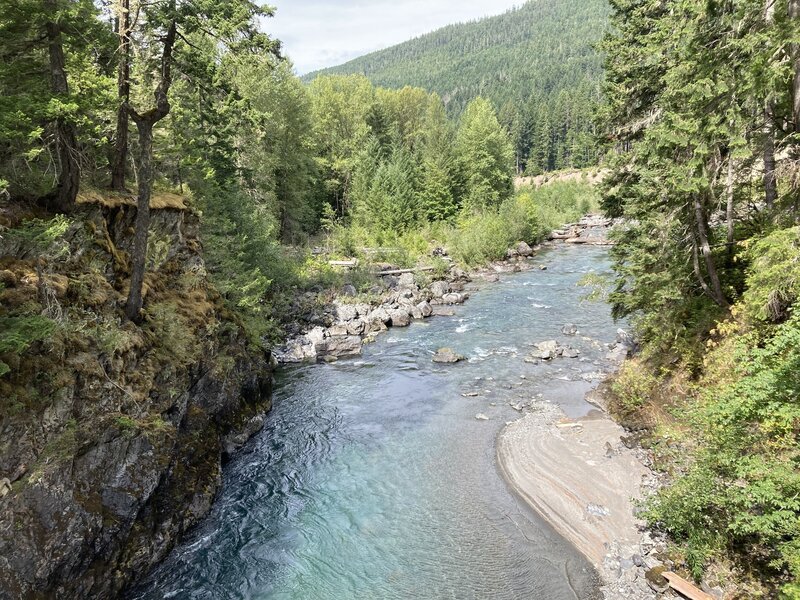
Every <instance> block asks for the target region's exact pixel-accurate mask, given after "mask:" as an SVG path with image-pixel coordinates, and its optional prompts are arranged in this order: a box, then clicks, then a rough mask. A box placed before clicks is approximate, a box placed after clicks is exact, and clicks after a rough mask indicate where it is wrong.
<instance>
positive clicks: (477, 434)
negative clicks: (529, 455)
mask: <svg viewBox="0 0 800 600" xmlns="http://www.w3.org/2000/svg"><path fill="white" fill-rule="evenodd" d="M535 262H536V263H537V264H544V265H547V267H548V268H547V270H539V269H534V270H532V271H528V272H524V273H518V274H513V275H503V276H502V280H501V281H500V282H499V283H495V284H491V285H489V286H486V287H484V288H483V289H481V290H479V291H477V292H475V293H473V295H472V298H471V299H470V300H469V301H468V302H467V304H465V305H464V306H463V307H458V308H457V309H456V311H457V314H456V316H455V317H443V318H434V319H430V320H427V321H425V322H424V323H415V324H413V325H412V326H411V327H409V328H407V329H403V330H399V329H398V330H390V331H389V332H388V333H386V334H383V335H381V336H380V337H379V339H378V341H377V342H376V343H374V344H372V345H370V346H367V347H366V348H365V352H364V355H363V356H362V357H360V358H358V359H355V360H348V361H340V362H338V363H334V364H329V365H304V366H299V367H292V368H286V369H283V370H282V371H281V372H280V373H279V374H278V376H277V381H276V386H275V396H274V408H273V411H272V412H271V413H270V414H269V415H268V417H267V421H266V425H265V427H264V429H263V431H262V432H261V433H260V434H258V435H257V436H256V437H255V438H254V439H253V440H251V441H250V442H249V443H248V445H247V446H245V448H244V449H243V450H242V451H241V452H240V453H239V454H237V455H236V457H235V458H234V459H233V460H232V461H231V462H230V463H229V464H228V465H227V466H226V468H225V471H224V475H223V485H222V489H221V491H220V493H219V495H218V498H217V500H216V502H215V504H214V506H213V508H212V510H211V513H210V515H209V516H208V518H206V519H205V520H204V521H203V522H202V523H201V524H200V525H199V526H198V527H196V528H195V529H194V530H193V531H191V532H190V533H189V535H188V536H187V537H186V538H185V540H184V541H183V542H182V543H181V544H180V545H179V546H178V547H177V548H175V550H174V551H173V552H172V553H171V554H170V556H169V557H168V558H167V559H166V560H165V561H164V562H163V563H162V564H161V565H160V566H159V567H157V568H156V569H155V570H154V571H153V572H152V573H150V574H149V575H148V576H147V577H146V578H144V579H143V580H142V581H141V582H139V584H138V585H137V587H135V588H134V589H133V590H132V591H131V593H130V594H129V596H128V597H129V598H132V599H136V600H150V599H161V598H181V599H183V598H186V599H204V600H205V599H214V600H218V599H229V598H230V599H239V598H242V599H244V598H248V599H249V598H254V599H313V600H340V599H341V600H347V599H351V598H352V599H362V598H363V599H392V598H398V599H400V598H402V599H406V598H408V599H412V598H413V599H439V598H453V599H459V600H460V599H471V598H476V599H477V598H487V599H488V598H491V599H506V598H508V599H511V598H519V599H526V600H575V599H576V598H577V599H580V600H583V599H593V598H596V597H597V578H596V574H595V573H594V571H593V569H592V568H591V566H590V565H589V564H588V562H587V561H586V560H585V559H584V558H583V557H582V556H581V555H579V554H578V553H577V552H576V551H575V550H574V549H573V548H572V547H571V546H570V545H569V544H568V543H567V542H566V541H564V540H563V539H562V538H561V537H560V536H558V535H557V534H556V533H555V532H553V531H552V530H551V529H550V527H549V526H548V525H547V524H545V523H543V522H542V521H541V519H539V518H538V517H537V516H536V515H535V514H533V513H532V512H531V511H529V510H528V509H527V507H526V506H525V505H524V504H523V503H522V502H521V501H520V500H519V499H517V498H516V497H515V496H514V495H513V494H512V493H511V492H510V491H509V490H508V488H507V487H506V485H505V483H504V482H503V480H502V479H501V477H500V475H499V474H498V471H497V467H496V461H495V438H496V436H497V434H498V432H499V431H500V430H501V429H502V427H503V425H504V424H505V423H506V422H507V421H511V420H513V419H516V418H518V417H519V413H518V412H516V411H515V410H514V409H513V408H512V407H511V406H510V404H516V403H518V402H520V401H525V400H529V399H531V398H534V397H537V396H538V395H539V394H541V395H543V397H544V399H546V400H550V401H552V402H556V403H558V404H560V405H561V406H562V407H563V408H564V410H565V411H566V412H567V413H568V414H570V415H572V416H578V415H581V414H585V413H587V412H589V411H590V410H591V408H592V407H591V406H590V405H588V404H587V403H586V402H585V401H584V400H583V395H584V393H585V392H586V391H588V390H589V389H591V387H592V386H594V385H596V384H597V379H596V377H595V374H596V373H597V372H598V371H600V370H602V369H604V368H607V367H608V365H607V364H606V362H605V355H606V353H607V351H608V350H607V348H606V346H605V344H607V343H610V342H613V340H614V337H615V332H616V326H615V325H614V323H613V322H612V319H611V316H610V312H609V308H608V306H607V305H605V304H603V303H595V302H585V301H583V300H582V296H584V295H585V293H586V290H585V289H583V288H581V287H580V286H578V285H577V283H578V281H579V280H580V279H581V278H582V277H583V276H584V275H586V274H587V273H600V274H602V273H606V272H607V271H608V268H609V265H608V257H607V251H606V250H605V249H603V248H599V247H581V248H576V247H570V246H568V245H562V246H557V247H555V248H553V249H551V250H547V251H545V252H544V253H542V254H539V255H538V256H537V257H536V259H535ZM565 323H575V324H577V325H578V327H579V330H580V334H579V335H578V336H577V337H567V336H564V335H563V334H562V333H561V327H562V326H563V325H564V324H565ZM547 339H557V340H559V341H562V342H565V343H569V344H572V345H573V346H574V347H576V348H578V349H579V350H580V351H581V356H580V358H578V359H572V360H570V359H559V360H556V361H553V362H551V363H542V364H529V363H525V362H524V361H523V357H524V356H525V354H526V353H527V352H528V351H529V350H530V345H531V344H533V343H535V342H539V341H543V340H547ZM442 346H449V347H452V348H454V349H455V350H456V351H458V352H460V353H461V354H463V355H465V356H467V357H468V358H469V360H468V361H466V362H463V363H460V364H457V365H452V366H440V365H436V364H434V363H433V362H431V356H432V353H433V352H434V351H435V350H436V349H438V348H440V347H442ZM475 394H477V395H475ZM478 413H483V414H485V415H487V416H488V417H489V419H490V420H488V421H479V420H476V418H475V415H476V414H478Z"/></svg>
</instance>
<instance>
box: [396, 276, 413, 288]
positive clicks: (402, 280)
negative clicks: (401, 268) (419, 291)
mask: <svg viewBox="0 0 800 600" xmlns="http://www.w3.org/2000/svg"><path fill="white" fill-rule="evenodd" d="M416 285H417V284H416V282H415V280H414V274H413V273H403V274H402V275H400V277H399V278H398V280H397V286H398V287H401V288H410V287H416Z"/></svg>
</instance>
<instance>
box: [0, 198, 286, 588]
mask: <svg viewBox="0 0 800 600" xmlns="http://www.w3.org/2000/svg"><path fill="white" fill-rule="evenodd" d="M134 215H135V211H133V210H131V209H129V208H126V207H124V206H116V207H115V206H109V205H108V204H100V205H87V206H84V207H82V208H81V210H80V211H79V213H78V214H76V215H74V216H73V217H71V218H70V219H64V220H63V221H62V222H58V223H56V222H55V220H48V221H27V223H28V224H27V225H25V224H18V226H16V227H8V228H3V229H2V231H0V322H2V323H3V324H5V325H6V326H7V327H17V328H18V329H19V330H20V332H21V334H20V335H22V336H23V337H24V334H25V332H26V331H27V330H26V329H25V327H27V326H28V325H30V324H44V325H46V327H47V332H48V335H47V336H38V337H37V336H34V335H31V336H29V338H30V339H27V341H26V340H23V342H24V343H21V344H19V345H18V347H16V348H14V347H12V346H11V345H10V344H5V345H0V366H2V365H5V366H6V369H5V370H6V371H7V372H6V373H5V374H3V375H2V376H0V420H1V423H0V598H9V599H10V598H15V599H16V598H112V597H117V596H118V595H119V594H120V593H121V591H122V590H123V589H124V587H125V586H126V585H127V584H128V583H129V582H130V581H131V579H132V577H133V576H134V575H135V574H138V573H142V572H144V571H146V570H147V569H149V568H150V567H151V566H152V565H154V564H155V563H156V562H158V561H159V560H160V559H162V558H163V557H164V556H165V555H166V553H167V552H168V551H169V550H170V549H171V547H172V546H173V545H174V544H175V542H176V540H177V539H178V538H179V537H180V536H181V535H182V534H183V533H184V532H185V531H186V530H187V529H188V528H189V527H191V526H192V525H193V524H195V523H196V522H197V521H198V520H199V519H200V518H202V517H203V516H204V515H205V514H206V513H207V512H208V510H209V508H210V505H211V502H212V500H213V497H214V495H215V492H216V490H217V488H218V486H219V483H220V472H221V465H222V461H223V459H224V457H225V455H226V454H227V453H230V452H232V451H233V450H235V449H236V448H238V447H239V446H241V445H242V444H243V443H244V442H245V441H246V440H247V438H248V437H249V436H251V435H252V434H253V433H255V432H256V431H258V430H259V429H260V426H261V423H262V422H263V414H264V413H265V412H266V411H267V410H268V409H269V407H270V387H271V373H270V364H269V363H270V356H269V355H268V354H267V353H265V352H264V351H263V350H259V349H258V348H257V346H256V345H254V344H252V343H251V342H250V341H249V340H248V339H247V337H246V335H245V333H244V331H243V329H242V328H241V327H240V325H239V324H238V323H237V320H236V317H235V316H234V315H233V314H231V313H230V312H229V311H227V310H226V309H225V307H224V304H223V302H222V299H221V298H220V296H219V294H218V293H217V292H216V290H215V289H214V287H213V285H212V284H211V283H210V282H209V281H208V277H207V274H206V271H205V268H204V263H203V259H202V247H201V244H200V241H199V238H198V222H197V218H196V216H194V215H193V214H192V213H191V212H190V211H188V210H184V209H181V208H170V207H167V208H163V209H161V210H156V211H154V214H153V225H152V227H151V235H150V253H149V256H148V263H149V264H148V274H147V278H146V282H145V292H146V300H145V309H144V319H143V322H142V323H141V324H139V325H135V324H132V323H130V322H127V321H126V320H125V319H124V317H123V316H122V312H121V310H120V308H119V307H120V305H121V302H122V300H123V299H124V297H125V293H126V291H127V290H126V285H127V276H128V250H129V246H130V243H131V239H132V236H131V229H132V219H133V217H134ZM5 221H6V223H9V222H13V218H8V217H7V218H6V220H5ZM0 373H2V371H0Z"/></svg>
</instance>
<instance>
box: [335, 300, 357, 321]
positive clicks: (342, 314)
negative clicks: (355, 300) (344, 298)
mask: <svg viewBox="0 0 800 600" xmlns="http://www.w3.org/2000/svg"><path fill="white" fill-rule="evenodd" d="M356 317H358V311H357V310H356V307H355V305H353V304H337V305H336V318H337V319H339V321H341V322H343V323H346V322H347V321H352V320H353V319H355V318H356Z"/></svg>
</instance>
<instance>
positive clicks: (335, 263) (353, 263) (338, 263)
mask: <svg viewBox="0 0 800 600" xmlns="http://www.w3.org/2000/svg"><path fill="white" fill-rule="evenodd" d="M328 264H329V265H330V266H332V267H357V266H358V259H353V260H329V261H328Z"/></svg>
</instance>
